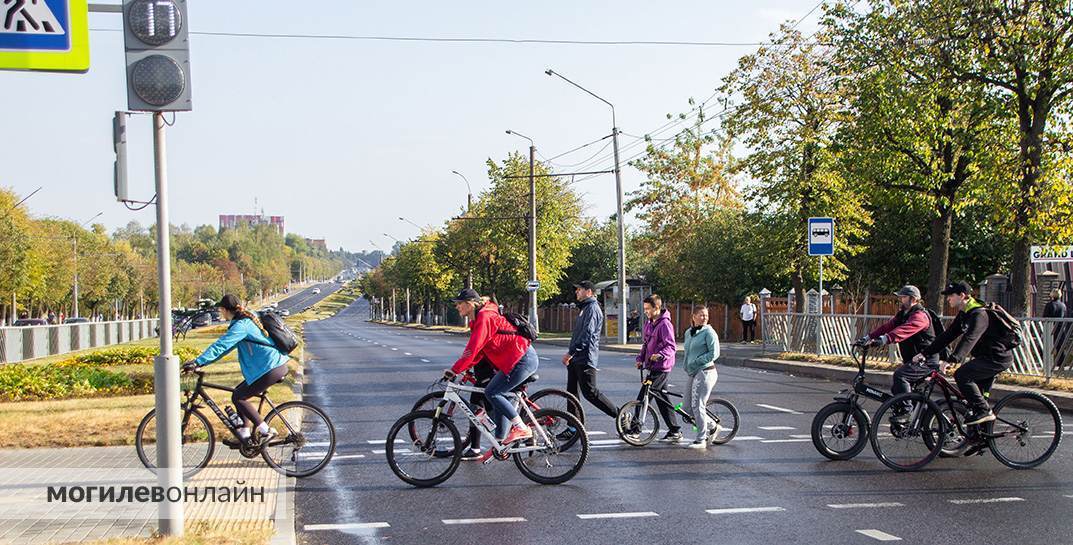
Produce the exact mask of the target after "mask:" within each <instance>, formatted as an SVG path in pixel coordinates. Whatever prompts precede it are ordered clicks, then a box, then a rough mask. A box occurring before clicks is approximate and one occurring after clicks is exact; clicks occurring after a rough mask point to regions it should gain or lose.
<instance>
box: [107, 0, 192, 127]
mask: <svg viewBox="0 0 1073 545" xmlns="http://www.w3.org/2000/svg"><path fill="white" fill-rule="evenodd" d="M186 15H187V10H186V0H123V42H124V45H125V46H126V51H127V105H128V107H129V109H131V110H135V111H143V112H175V111H180V112H186V111H190V110H191V108H192V105H191V102H190V41H189V39H188V36H189V30H188V20H187V17H186Z"/></svg>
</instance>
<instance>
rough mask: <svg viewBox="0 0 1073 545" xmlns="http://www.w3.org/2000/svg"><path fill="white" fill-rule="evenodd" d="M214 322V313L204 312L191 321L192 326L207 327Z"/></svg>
mask: <svg viewBox="0 0 1073 545" xmlns="http://www.w3.org/2000/svg"><path fill="white" fill-rule="evenodd" d="M211 323H212V314H210V313H208V312H204V313H201V314H198V315H197V316H194V319H193V320H192V321H191V322H190V326H191V327H205V326H207V325H209V324H211Z"/></svg>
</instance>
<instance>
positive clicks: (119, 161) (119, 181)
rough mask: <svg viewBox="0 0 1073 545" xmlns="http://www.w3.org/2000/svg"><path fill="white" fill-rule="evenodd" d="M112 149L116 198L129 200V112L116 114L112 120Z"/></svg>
mask: <svg viewBox="0 0 1073 545" xmlns="http://www.w3.org/2000/svg"><path fill="white" fill-rule="evenodd" d="M112 147H113V148H115V169H114V172H115V198H116V200H117V201H128V200H130V199H128V198H127V112H116V113H115V117H114V118H112Z"/></svg>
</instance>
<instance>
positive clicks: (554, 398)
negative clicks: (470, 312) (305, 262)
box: [410, 371, 585, 456]
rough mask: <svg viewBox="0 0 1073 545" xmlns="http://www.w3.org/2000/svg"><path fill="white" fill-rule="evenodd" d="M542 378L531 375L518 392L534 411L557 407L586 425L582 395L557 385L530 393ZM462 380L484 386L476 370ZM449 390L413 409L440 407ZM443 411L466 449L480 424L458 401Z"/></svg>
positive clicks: (430, 395)
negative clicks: (579, 395)
mask: <svg viewBox="0 0 1073 545" xmlns="http://www.w3.org/2000/svg"><path fill="white" fill-rule="evenodd" d="M539 379H540V376H539V375H536V374H534V375H531V376H530V377H529V378H527V379H525V381H524V382H522V383H521V385H519V386H518V387H517V388H515V391H516V392H518V393H519V394H520V395H519V399H521V400H522V402H524V403H525V404H526V405H528V406H529V409H530V410H532V411H534V412H535V411H539V410H540V409H556V410H559V411H562V412H565V413H569V414H572V415H574V416H575V417H577V419H578V421H579V422H581V423H582V424H584V423H585V411H584V409H583V408H582V407H581V401H579V400H578V398H577V397H575V396H574V395H573V394H571V393H570V392H567V391H564V390H559V389H557V388H544V389H542V390H539V391H537V392H536V393H534V394H533V395H529V394H528V392H527V389H528V387H527V385H528V384H530V383H532V382H536V381H537V380H539ZM460 382H461V383H462V384H470V385H473V386H482V385H480V384H478V381H477V378H476V375H474V374H473V372H472V371H466V372H465V374H463V375H462V377H461V379H460ZM440 384H442V383H441V382H437V383H434V384H433V385H432V387H433V388H435V387H437V386H438V385H440ZM445 393H446V392H445V391H443V390H438V391H435V392H429V393H427V394H425V395H424V396H421V399H418V400H417V402H416V403H414V406H413V408H412V409H411V412H413V411H431V410H435V409H436V407H437V406H439V405H440V403H441V402H442V401H443V399H444V396H445ZM471 409H472V407H471ZM443 412H444V414H446V415H447V416H448V417H449V418H451V420H452V421H454V424H455V427H456V428H458V430H459V435H460V438H461V441H462V446H463V448H465V446H466V445H468V444H470V439H471V438H472V434H473V433H475V432H476V427H474V426H473V425H471V424H470V422H469V418H468V417H467V416H466V413H465V412H464V411H463V410H462V409H461V408H459V407H458V405H457V404H456V403H454V402H451V401H448V402H447V404H446V405H445V406H444V408H443ZM414 434H416V431H412V432H411V435H410V439H411V440H417V439H418V437H417V436H416V435H414ZM440 454H441V455H443V456H449V455H450V454H451V453H450V452H442V453H440Z"/></svg>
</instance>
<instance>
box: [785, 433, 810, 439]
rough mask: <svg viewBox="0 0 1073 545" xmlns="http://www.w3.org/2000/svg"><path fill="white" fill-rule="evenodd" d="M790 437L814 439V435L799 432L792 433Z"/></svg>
mask: <svg viewBox="0 0 1073 545" xmlns="http://www.w3.org/2000/svg"><path fill="white" fill-rule="evenodd" d="M790 439H812V436H811V435H805V434H797V435H795V434H792V433H791V434H790Z"/></svg>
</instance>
